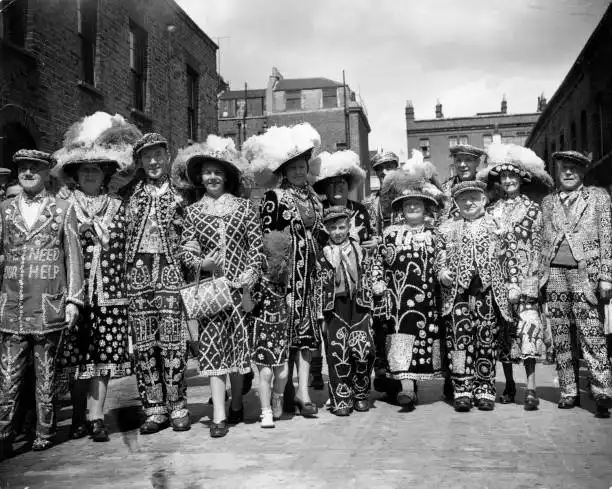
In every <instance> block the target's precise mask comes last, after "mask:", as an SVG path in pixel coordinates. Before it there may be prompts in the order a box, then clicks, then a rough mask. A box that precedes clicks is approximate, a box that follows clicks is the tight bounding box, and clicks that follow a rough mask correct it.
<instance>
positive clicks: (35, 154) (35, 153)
mask: <svg viewBox="0 0 612 489" xmlns="http://www.w3.org/2000/svg"><path fill="white" fill-rule="evenodd" d="M13 161H14V162H15V163H16V164H19V162H21V161H34V162H36V163H41V164H43V165H46V167H47V168H48V169H49V170H50V169H51V168H53V167H54V166H55V164H56V163H57V160H56V159H55V158H54V157H53V155H51V154H49V153H45V152H44V151H39V150H37V149H20V150H19V151H17V152H16V153H15V154H14V155H13Z"/></svg>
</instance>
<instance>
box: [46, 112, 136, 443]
mask: <svg viewBox="0 0 612 489" xmlns="http://www.w3.org/2000/svg"><path fill="white" fill-rule="evenodd" d="M139 136H140V133H139V131H138V129H136V128H135V127H134V126H133V125H132V124H129V123H128V122H127V121H126V120H125V119H124V118H123V117H121V116H119V115H115V116H111V115H110V114H107V113H104V112H96V113H95V114H93V115H91V116H88V117H85V118H84V119H82V120H81V121H79V122H77V123H75V124H74V125H73V126H71V127H70V129H68V131H67V133H66V138H65V140H64V147H63V148H62V149H61V150H59V151H58V152H57V153H56V158H57V161H58V164H57V166H56V168H55V169H54V171H55V174H56V176H57V177H58V179H59V181H60V182H62V183H64V184H67V185H68V186H69V187H71V188H74V190H73V191H72V192H70V193H69V195H68V198H67V200H68V201H69V202H71V203H72V204H73V206H74V209H75V211H76V217H77V221H78V224H79V235H80V238H81V245H82V247H83V258H84V264H85V294H86V297H87V301H86V305H85V310H84V311H83V314H81V316H80V318H79V321H78V322H77V324H76V325H75V327H74V328H73V329H72V330H71V331H70V334H69V336H68V337H67V339H66V340H65V341H64V344H63V348H62V352H61V354H60V355H59V364H60V368H61V369H62V371H63V373H64V377H67V376H68V375H69V376H70V377H74V379H75V385H74V386H73V390H72V404H73V414H72V428H71V436H72V438H81V437H84V436H87V435H90V436H91V438H92V439H93V441H108V440H109V436H108V431H107V428H106V426H105V424H104V402H105V400H106V393H107V388H108V382H109V380H110V379H111V378H119V377H122V376H124V375H129V374H130V373H131V367H130V360H129V356H128V336H129V333H128V322H127V309H128V299H127V291H126V285H125V284H126V271H125V262H124V257H125V229H126V220H125V207H124V205H123V202H122V201H121V199H119V198H118V197H116V196H115V195H112V194H111V193H109V185H110V184H111V183H112V184H114V185H115V187H117V181H113V178H114V177H115V175H117V173H118V172H119V171H121V173H127V172H129V170H130V168H131V167H132V146H133V144H134V143H135V142H136V140H137V138H138V137H139ZM111 138H112V139H111ZM110 141H120V142H117V143H114V144H113V143H110ZM86 411H87V419H86Z"/></svg>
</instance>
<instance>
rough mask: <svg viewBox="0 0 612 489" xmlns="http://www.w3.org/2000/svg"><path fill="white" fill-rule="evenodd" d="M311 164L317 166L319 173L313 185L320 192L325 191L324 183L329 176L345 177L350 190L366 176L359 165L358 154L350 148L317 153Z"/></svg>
mask: <svg viewBox="0 0 612 489" xmlns="http://www.w3.org/2000/svg"><path fill="white" fill-rule="evenodd" d="M313 164H315V165H318V167H319V174H318V175H317V177H316V180H315V183H314V185H313V187H314V189H315V190H316V191H317V192H318V193H320V194H322V193H324V192H325V185H326V183H327V182H328V181H329V179H331V178H334V177H345V178H346V179H347V181H348V187H349V192H350V191H351V190H353V189H355V188H356V187H357V186H358V185H359V184H360V183H361V182H363V180H364V179H365V177H366V172H365V170H363V169H362V168H361V166H360V165H359V155H358V154H357V153H355V152H354V151H351V150H344V151H336V152H335V153H328V152H327V151H324V152H323V153H320V154H318V155H317V157H316V158H315V159H314V161H313Z"/></svg>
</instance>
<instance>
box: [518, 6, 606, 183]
mask: <svg viewBox="0 0 612 489" xmlns="http://www.w3.org/2000/svg"><path fill="white" fill-rule="evenodd" d="M610 59H612V6H609V7H608V9H607V10H606V12H605V13H604V16H603V18H602V19H601V21H600V23H599V24H598V25H597V27H596V28H595V30H594V31H593V33H592V34H591V37H590V38H589V40H588V41H587V43H586V44H585V46H584V48H583V49H582V51H581V52H580V54H579V55H578V59H576V62H575V63H574V64H573V66H572V67H571V69H570V70H569V72H568V73H567V75H566V77H565V79H564V80H563V81H562V82H561V85H560V86H559V88H558V89H557V91H556V92H555V94H554V95H553V96H552V97H551V99H550V101H549V103H548V105H547V106H546V109H545V110H544V111H543V112H542V115H541V117H540V119H539V120H538V122H537V123H536V125H535V127H534V128H533V131H532V132H531V134H530V135H529V138H528V139H527V143H526V145H527V146H528V147H530V148H531V149H533V150H534V151H535V152H536V153H538V155H539V156H540V157H541V158H543V159H544V161H546V162H547V165H548V166H549V167H550V164H551V163H552V162H551V158H550V156H551V155H552V153H554V152H555V151H560V150H564V149H576V150H579V151H584V152H586V153H591V154H592V158H593V161H594V165H595V170H594V172H593V176H594V177H595V178H596V179H597V180H598V181H599V183H602V184H607V185H609V184H610V183H612V175H610V169H611V168H612V70H610ZM549 170H550V168H549Z"/></svg>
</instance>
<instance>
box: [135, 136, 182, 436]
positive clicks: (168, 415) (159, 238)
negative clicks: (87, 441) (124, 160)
mask: <svg viewBox="0 0 612 489" xmlns="http://www.w3.org/2000/svg"><path fill="white" fill-rule="evenodd" d="M132 155H133V159H134V164H135V166H136V168H137V170H138V173H139V176H138V178H137V179H136V180H135V182H136V183H135V186H134V187H133V189H132V190H131V191H130V193H129V194H128V205H127V219H128V226H127V243H126V262H127V274H128V280H127V288H128V290H127V293H128V297H129V299H130V307H129V321H130V327H131V330H132V334H133V337H134V356H135V360H136V361H135V363H136V366H135V370H136V382H137V384H138V393H139V395H140V399H141V401H142V404H143V408H144V412H145V415H146V419H145V422H144V423H143V424H142V425H141V427H140V433H141V434H143V435H148V434H153V433H157V432H159V431H160V429H162V428H163V427H165V426H168V425H169V424H170V425H171V426H172V429H173V430H174V431H186V430H188V429H190V427H191V421H190V418H189V410H188V409H187V398H186V392H185V378H184V376H185V368H186V367H187V337H186V330H185V327H184V311H183V306H182V303H181V293H180V291H181V289H182V288H183V286H184V280H183V274H182V270H181V263H180V261H179V259H178V251H179V241H180V237H181V232H182V229H183V213H184V207H185V202H184V200H183V197H182V196H181V194H180V193H179V192H178V191H177V189H176V188H175V187H174V185H172V183H171V182H170V178H169V173H170V154H169V148H168V141H167V140H166V138H164V137H163V136H162V135H161V134H157V133H148V134H145V135H144V136H142V138H140V139H139V140H138V141H137V142H136V144H135V145H134V149H133V151H132Z"/></svg>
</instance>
